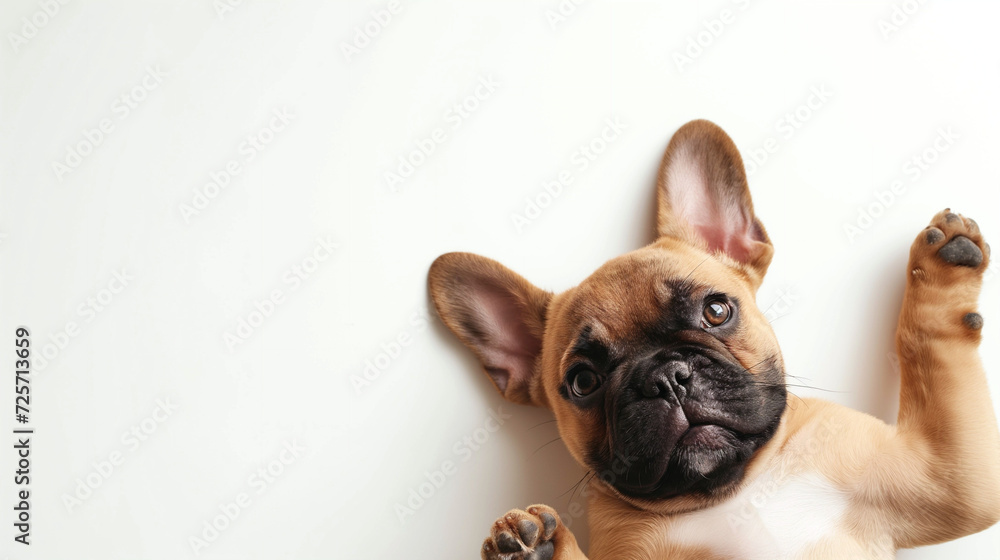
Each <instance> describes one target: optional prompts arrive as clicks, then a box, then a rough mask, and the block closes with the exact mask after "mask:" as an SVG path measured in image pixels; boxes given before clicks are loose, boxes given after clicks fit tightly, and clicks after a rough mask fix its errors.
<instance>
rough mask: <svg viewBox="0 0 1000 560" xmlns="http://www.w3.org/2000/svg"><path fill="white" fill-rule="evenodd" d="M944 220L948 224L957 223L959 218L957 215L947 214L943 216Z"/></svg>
mask: <svg viewBox="0 0 1000 560" xmlns="http://www.w3.org/2000/svg"><path fill="white" fill-rule="evenodd" d="M944 219H945V220H946V221H947V222H948V223H949V224H950V223H953V222H957V221H958V220H960V219H961V218H959V216H958V214H955V213H952V212H948V213H947V214H945V215H944Z"/></svg>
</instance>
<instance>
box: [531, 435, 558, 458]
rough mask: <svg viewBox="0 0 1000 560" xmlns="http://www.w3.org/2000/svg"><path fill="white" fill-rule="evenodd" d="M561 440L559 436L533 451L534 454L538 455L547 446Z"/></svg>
mask: <svg viewBox="0 0 1000 560" xmlns="http://www.w3.org/2000/svg"><path fill="white" fill-rule="evenodd" d="M561 439H562V436H559V437H557V438H556V439H554V440H552V441H550V442H548V443H546V444H545V445H543V446H541V447H539V448H538V449H536V450H535V453H538V452H539V451H541V450H542V449H544V448H545V447H547V446H549V445H551V444H553V443H555V442H557V441H559V440H561ZM535 453H532V455H534V454H535Z"/></svg>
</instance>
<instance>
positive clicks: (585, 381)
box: [570, 369, 601, 397]
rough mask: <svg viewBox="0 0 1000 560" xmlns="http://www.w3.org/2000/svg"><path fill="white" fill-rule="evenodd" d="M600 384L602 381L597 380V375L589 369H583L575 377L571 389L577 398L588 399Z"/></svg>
mask: <svg viewBox="0 0 1000 560" xmlns="http://www.w3.org/2000/svg"><path fill="white" fill-rule="evenodd" d="M600 384H601V380H600V379H598V378H597V374H596V373H594V372H593V371H591V370H589V369H581V370H579V371H577V372H576V373H575V374H574V375H573V379H572V381H571V382H570V388H571V389H572V390H573V394H574V395H576V396H577V397H586V396H587V395H589V394H591V393H593V392H594V391H596V390H597V387H599V386H600Z"/></svg>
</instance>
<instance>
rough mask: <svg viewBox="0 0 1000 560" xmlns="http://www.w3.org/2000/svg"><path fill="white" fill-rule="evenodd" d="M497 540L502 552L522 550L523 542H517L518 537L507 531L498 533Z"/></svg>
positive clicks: (498, 548) (498, 547)
mask: <svg viewBox="0 0 1000 560" xmlns="http://www.w3.org/2000/svg"><path fill="white" fill-rule="evenodd" d="M496 540H497V550H499V551H500V552H520V551H521V543H519V542H517V539H515V538H514V536H513V535H511V534H510V533H508V532H506V531H505V532H503V533H500V534H499V535H497V539H496Z"/></svg>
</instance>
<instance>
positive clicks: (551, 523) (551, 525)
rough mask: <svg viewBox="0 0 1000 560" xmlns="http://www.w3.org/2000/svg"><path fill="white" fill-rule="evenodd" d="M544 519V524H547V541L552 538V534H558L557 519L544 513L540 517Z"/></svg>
mask: <svg viewBox="0 0 1000 560" xmlns="http://www.w3.org/2000/svg"><path fill="white" fill-rule="evenodd" d="M539 517H541V518H542V523H544V524H545V540H549V539H551V538H552V534H553V533H555V532H556V525H557V523H556V518H555V516H554V515H552V514H551V513H543V514H541V515H539Z"/></svg>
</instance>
